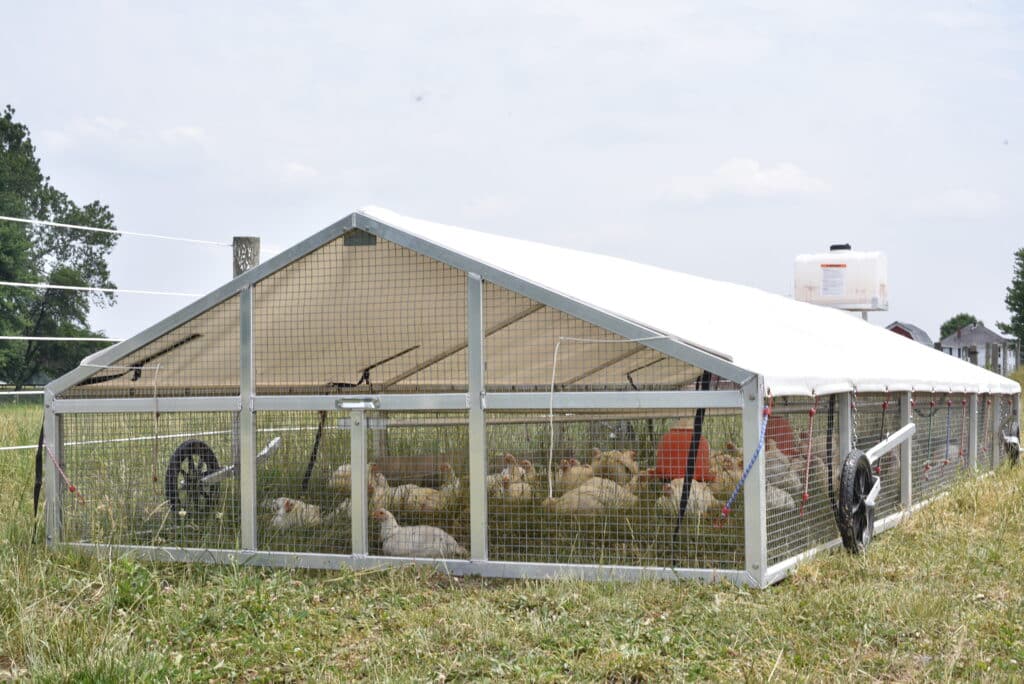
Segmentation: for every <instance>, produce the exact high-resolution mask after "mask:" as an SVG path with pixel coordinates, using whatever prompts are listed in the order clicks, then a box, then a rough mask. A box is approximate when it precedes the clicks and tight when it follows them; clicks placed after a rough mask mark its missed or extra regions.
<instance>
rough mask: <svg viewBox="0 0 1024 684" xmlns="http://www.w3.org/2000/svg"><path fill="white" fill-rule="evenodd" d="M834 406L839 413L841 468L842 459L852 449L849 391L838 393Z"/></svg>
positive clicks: (851, 414) (851, 405) (851, 404)
mask: <svg viewBox="0 0 1024 684" xmlns="http://www.w3.org/2000/svg"><path fill="white" fill-rule="evenodd" d="M836 408H837V412H838V413H839V415H838V416H837V417H838V418H839V459H840V468H842V461H843V460H845V459H846V456H847V454H849V453H850V452H851V451H853V411H852V408H853V402H852V400H851V396H850V393H849V392H843V393H842V394H840V395H839V397H838V399H837V400H836Z"/></svg>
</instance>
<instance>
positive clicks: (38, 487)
mask: <svg viewBox="0 0 1024 684" xmlns="http://www.w3.org/2000/svg"><path fill="white" fill-rule="evenodd" d="M45 425H46V423H45V421H44V422H43V424H42V425H40V426H39V445H38V446H37V447H36V482H35V486H34V487H33V488H32V543H33V544H34V543H35V541H36V524H37V523H38V522H39V493H40V492H41V491H42V490H43V428H44V427H45Z"/></svg>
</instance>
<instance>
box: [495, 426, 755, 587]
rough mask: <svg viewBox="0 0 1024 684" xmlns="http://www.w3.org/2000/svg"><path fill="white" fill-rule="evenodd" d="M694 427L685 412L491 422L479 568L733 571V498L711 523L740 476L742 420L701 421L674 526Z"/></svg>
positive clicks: (739, 536) (737, 520)
mask: <svg viewBox="0 0 1024 684" xmlns="http://www.w3.org/2000/svg"><path fill="white" fill-rule="evenodd" d="M693 421H694V412H693V411H688V412H679V411H676V412H673V413H670V412H649V413H647V414H646V415H645V413H637V412H634V413H611V412H607V411H605V412H601V411H588V412H582V411H575V412H571V413H569V412H564V411H562V412H556V413H555V414H554V415H553V416H550V415H549V414H547V413H543V412H540V413H538V412H493V411H489V412H488V413H487V453H488V460H489V465H490V468H489V469H490V472H489V474H488V497H487V499H488V527H489V529H488V533H489V534H488V537H489V557H490V558H491V559H492V560H499V561H520V562H545V563H567V564H587V565H589V564H600V565H628V566H639V567H674V568H705V569H740V568H742V567H743V565H744V545H743V511H742V505H741V502H742V497H739V498H738V499H737V501H738V502H740V504H739V505H738V506H737V507H736V508H735V509H734V510H733V512H732V515H731V516H730V517H728V518H726V519H725V520H724V521H723V519H722V517H721V510H722V506H723V504H724V502H725V500H726V499H727V498H728V496H729V494H731V493H732V491H733V488H734V486H735V485H736V483H737V482H738V480H739V475H740V472H741V469H742V456H741V451H740V446H739V445H740V444H741V436H742V425H741V420H740V414H739V412H738V411H725V410H707V411H706V412H705V416H704V419H703V426H702V436H701V439H700V441H699V445H698V449H697V452H696V461H695V471H694V480H693V482H692V483H691V486H690V490H689V494H688V499H687V505H686V507H685V509H683V511H684V514H683V516H682V518H681V519H680V515H679V514H680V497H681V495H682V492H683V490H684V487H685V474H686V472H685V468H686V460H687V457H688V450H689V445H690V441H691V440H692V438H693V437H692V428H693ZM723 523H724V524H723Z"/></svg>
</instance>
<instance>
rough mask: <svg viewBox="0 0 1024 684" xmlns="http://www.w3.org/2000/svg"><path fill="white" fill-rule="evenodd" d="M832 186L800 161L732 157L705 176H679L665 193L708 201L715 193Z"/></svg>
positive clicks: (795, 191) (772, 193)
mask: <svg viewBox="0 0 1024 684" xmlns="http://www.w3.org/2000/svg"><path fill="white" fill-rule="evenodd" d="M826 190H828V183H826V182H825V181H823V180H821V179H820V178H815V177H813V176H811V175H809V174H808V173H807V172H805V171H804V170H803V169H801V168H800V167H799V166H797V165H796V164H792V163H790V162H781V163H779V164H776V165H775V166H761V163H760V162H758V161H757V160H754V159H747V158H735V159H730V160H728V161H726V162H724V163H723V164H721V165H720V166H719V167H718V168H716V169H715V170H714V171H712V172H711V173H709V174H705V175H703V176H676V177H675V178H673V179H672V180H671V181H669V183H668V186H667V187H666V189H665V194H667V195H670V196H673V197H678V198H681V199H685V200H689V201H692V202H706V201H708V200H711V199H713V198H715V197H723V196H724V197H728V196H734V197H776V196H781V195H806V194H813V193H819V192H824V191H826Z"/></svg>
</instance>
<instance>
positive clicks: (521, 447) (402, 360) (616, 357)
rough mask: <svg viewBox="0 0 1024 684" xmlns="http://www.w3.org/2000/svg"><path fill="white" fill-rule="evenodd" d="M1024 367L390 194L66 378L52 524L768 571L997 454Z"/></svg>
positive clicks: (272, 546)
mask: <svg viewBox="0 0 1024 684" xmlns="http://www.w3.org/2000/svg"><path fill="white" fill-rule="evenodd" d="M1019 393H1020V386H1019V385H1018V384H1017V383H1015V382H1012V381H1010V380H1007V379H1006V378H1003V377H1001V376H999V375H995V374H993V373H989V372H986V371H984V370H982V369H979V368H977V367H975V366H972V365H970V364H967V363H964V362H962V361H958V360H956V359H954V358H952V357H949V356H946V355H944V354H941V353H939V352H937V351H934V350H930V349H927V348H925V347H922V346H921V345H919V344H916V343H914V342H911V341H909V340H907V339H904V338H902V337H900V336H898V335H894V334H892V333H891V332H889V331H887V330H884V329H881V328H876V327H874V326H871V325H868V324H866V323H864V322H862V321H860V320H857V319H855V318H853V317H851V316H850V315H848V314H846V313H842V312H839V311H835V310H830V309H825V308H820V307H816V306H813V305H809V304H803V303H800V302H796V301H792V300H790V299H787V298H784V297H780V296H776V295H771V294H768V293H765V292H761V291H758V290H755V289H751V288H748V287H741V286H738V285H734V284H729V283H723V282H716V281H711V280H706V279H702V278H697V277H693V276H689V275H685V274H682V273H676V272H672V271H668V270H664V269H660V268H655V267H651V266H645V265H640V264H636V263H631V262H628V261H624V260H621V259H617V258H612V257H607V256H598V255H594V254H587V253H582V252H577V251H573V250H568V249H560V248H555V247H550V246H546V245H541V244H535V243H530V242H525V241H521V240H515V239H510V238H503V237H497V236H493V235H486V234H482V233H477V232H473V231H469V230H464V229H460V228H454V227H450V226H444V225H438V224H433V223H427V222H424V221H419V220H414V219H410V218H406V217H402V216H399V215H397V214H394V213H392V212H389V211H386V210H383V209H376V208H371V209H365V210H362V211H359V212H356V213H353V214H351V215H349V216H347V217H346V218H344V219H342V220H341V221H338V222H337V223H335V224H334V225H331V226H329V227H328V228H326V229H324V230H322V231H320V232H319V233H317V234H315V235H313V236H312V237H310V238H308V239H306V240H304V241H303V242H301V243H299V244H297V245H295V246H294V247H292V248H291V249H289V250H287V251H286V252H283V253H281V254H279V255H278V256H276V257H274V258H273V259H271V260H270V261H268V262H266V263H264V264H262V265H260V266H258V267H256V268H254V269H252V270H251V271H248V272H246V273H244V274H242V275H241V276H239V277H237V278H235V279H234V280H232V281H231V282H229V283H228V284H226V285H224V286H223V287H221V288H219V289H217V290H216V291H214V292H211V293H210V294H209V295H207V296H205V297H203V298H202V299H200V300H199V301H197V302H195V303H194V304H192V305H190V306H187V307H185V308H184V309H182V310H181V311H179V312H177V313H176V314H174V315H172V316H171V317H169V318H167V319H166V320H164V321H162V322H160V323H158V324H156V325H154V326H153V327H151V328H150V329H148V330H146V331H144V332H142V333H140V334H138V335H137V336H135V337H133V338H132V339H130V340H127V341H125V342H122V343H120V344H117V345H115V346H113V347H111V348H109V349H106V350H104V351H102V352H100V353H98V354H95V355H93V356H92V357H90V358H87V359H85V360H84V361H83V362H82V364H81V366H80V367H79V368H77V369H75V370H74V371H72V372H70V373H68V374H67V375H65V376H63V377H61V378H60V379H58V380H56V381H54V382H53V383H51V384H50V385H49V386H48V387H47V391H46V398H45V404H46V418H45V457H44V461H45V463H46V465H47V471H46V531H47V539H48V542H49V543H50V544H61V545H67V546H72V547H76V548H81V549H84V550H90V551H94V552H102V553H108V552H115V553H132V554H136V555H138V556H141V557H148V558H152V559H160V560H166V559H177V560H186V561H209V562H237V563H255V564H263V565H273V566H301V567H312V568H336V567H340V566H345V565H347V566H353V567H365V566H374V565H381V564H387V563H408V562H416V563H432V564H437V565H439V566H443V567H445V568H446V569H447V570H448V571H450V572H453V573H460V574H479V575H487V576H507V577H546V576H554V575H576V576H583V577H592V578H603V577H619V578H636V577H649V576H657V577H684V578H700V579H706V580H715V579H727V580H730V581H733V582H737V583H743V584H750V585H755V586H767V585H769V584H771V583H773V582H776V581H778V580H780V579H781V578H783V577H784V576H785V575H786V574H787V573H788V572H789V571H790V570H791V569H792V568H793V567H795V565H796V564H797V563H798V562H799V561H800V560H801V559H802V558H805V557H807V556H808V555H809V554H810V553H813V552H815V551H818V550H821V549H825V548H830V547H833V546H837V545H840V544H843V543H845V544H846V545H847V546H848V547H849V548H851V549H853V550H862V549H863V548H864V546H865V545H866V544H867V543H868V541H869V540H870V538H871V535H872V534H873V533H875V532H878V531H881V530H884V529H886V528H888V527H890V526H892V525H894V524H896V523H898V522H899V521H900V520H901V519H902V518H903V517H904V516H905V515H907V514H908V513H909V512H910V511H911V510H912V509H913V507H914V506H916V505H919V504H920V503H921V502H924V501H927V500H928V499H929V498H932V497H934V496H936V495H937V494H939V493H940V492H942V491H943V490H944V489H946V488H947V487H948V486H949V485H950V484H951V482H952V481H953V480H954V479H955V478H957V477H958V476H961V474H964V473H968V474H974V473H976V472H978V471H984V470H991V469H993V468H995V467H996V466H998V465H999V464H1000V462H1001V461H1002V460H1003V459H1004V458H1005V457H1006V456H1005V454H1006V453H1009V452H1008V451H1007V447H1006V446H1005V445H1009V444H1011V443H1012V442H1013V441H1014V439H1015V438H1016V436H1017V435H1016V433H1017V431H1018V428H1017V424H1018V417H1017V413H1018V399H1019Z"/></svg>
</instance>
